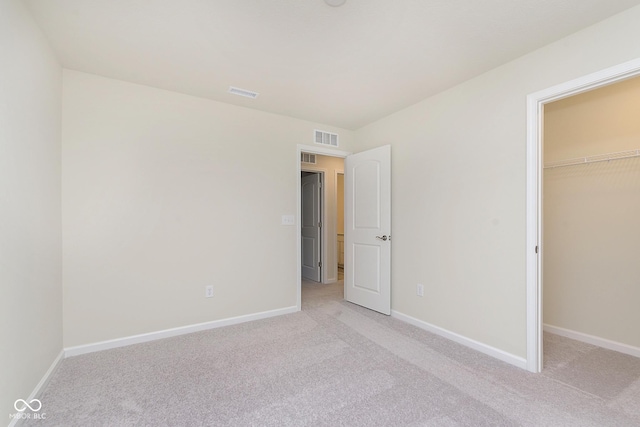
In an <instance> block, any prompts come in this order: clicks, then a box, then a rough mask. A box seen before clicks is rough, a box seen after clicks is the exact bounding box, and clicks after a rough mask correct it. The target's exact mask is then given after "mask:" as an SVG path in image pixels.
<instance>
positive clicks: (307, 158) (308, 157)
mask: <svg viewBox="0 0 640 427" xmlns="http://www.w3.org/2000/svg"><path fill="white" fill-rule="evenodd" d="M300 161H301V162H302V163H311V164H312V165H315V164H316V155H315V154H311V153H300Z"/></svg>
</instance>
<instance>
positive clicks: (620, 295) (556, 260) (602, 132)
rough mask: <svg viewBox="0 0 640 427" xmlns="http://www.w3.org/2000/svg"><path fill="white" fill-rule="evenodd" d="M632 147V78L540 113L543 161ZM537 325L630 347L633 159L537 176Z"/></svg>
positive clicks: (635, 277)
mask: <svg viewBox="0 0 640 427" xmlns="http://www.w3.org/2000/svg"><path fill="white" fill-rule="evenodd" d="M635 149H640V78H636V79H632V80H627V81H625V82H621V83H618V84H615V85H611V86H608V87H605V88H601V89H598V90H595V91H592V92H588V93H585V94H581V95H578V96H574V97H571V98H567V99H564V100H560V101H557V102H554V103H552V104H549V105H547V106H546V107H545V133H544V150H545V152H544V160H545V164H547V165H548V164H549V163H552V162H556V161H560V160H565V159H570V158H576V157H583V156H595V155H599V154H605V153H611V152H619V151H625V150H635ZM543 206H544V314H543V315H544V323H545V324H546V325H552V326H555V327H560V328H564V329H567V330H570V331H575V332H579V333H582V334H588V335H591V336H595V337H599V338H603V339H606V340H611V341H615V342H618V343H622V344H626V345H629V346H633V347H637V348H640V327H638V325H640V309H638V307H639V303H640V157H635V158H627V159H623V160H612V161H605V162H598V163H589V164H583V165H575V166H563V167H558V168H546V169H545V170H544V204H543Z"/></svg>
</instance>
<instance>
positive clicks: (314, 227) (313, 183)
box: [300, 173, 321, 282]
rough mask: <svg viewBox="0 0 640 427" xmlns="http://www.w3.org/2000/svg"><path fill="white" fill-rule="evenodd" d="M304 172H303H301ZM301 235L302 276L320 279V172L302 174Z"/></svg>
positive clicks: (316, 280) (314, 279) (315, 279)
mask: <svg viewBox="0 0 640 427" xmlns="http://www.w3.org/2000/svg"><path fill="white" fill-rule="evenodd" d="M303 174H304V173H303ZM301 179H302V181H301V185H300V187H301V203H302V206H301V211H300V212H301V218H300V222H301V225H300V226H301V228H302V230H301V236H302V242H301V243H302V244H301V249H302V277H304V278H306V279H309V280H313V281H315V282H319V281H320V270H321V265H320V232H321V224H320V189H321V186H320V185H321V184H320V182H321V181H320V174H319V173H311V174H308V175H305V176H302V178H301Z"/></svg>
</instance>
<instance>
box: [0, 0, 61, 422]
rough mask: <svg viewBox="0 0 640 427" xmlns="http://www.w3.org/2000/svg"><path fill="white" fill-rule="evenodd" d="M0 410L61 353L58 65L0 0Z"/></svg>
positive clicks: (23, 19)
mask: <svg viewBox="0 0 640 427" xmlns="http://www.w3.org/2000/svg"><path fill="white" fill-rule="evenodd" d="M0 64H2V65H1V66H0V301H1V302H2V309H0V343H1V345H0V347H1V348H2V349H1V350H0V367H1V369H0V414H1V416H2V419H3V423H8V422H9V421H10V419H9V418H8V415H9V414H10V413H15V412H16V411H15V409H14V407H13V404H14V402H15V401H16V399H27V398H28V397H29V394H30V393H31V392H32V391H33V390H34V389H35V387H36V385H37V384H38V382H39V381H40V379H41V378H42V377H43V375H44V374H45V372H46V371H47V369H49V367H50V366H51V364H52V363H53V362H54V360H55V359H56V357H57V356H58V355H59V354H60V352H61V351H62V283H61V282H62V258H61V241H60V239H61V237H60V236H61V230H60V99H61V94H62V86H61V84H62V70H61V68H60V65H59V64H58V63H57V61H56V59H55V58H54V56H53V54H52V52H51V50H50V48H49V45H48V43H47V41H46V40H45V39H44V37H43V35H42V34H41V32H40V30H39V29H38V28H37V27H36V25H35V24H34V22H33V20H32V19H31V16H30V15H29V13H28V11H27V10H26V9H25V7H24V5H23V4H22V2H20V1H15V0H9V1H2V2H0Z"/></svg>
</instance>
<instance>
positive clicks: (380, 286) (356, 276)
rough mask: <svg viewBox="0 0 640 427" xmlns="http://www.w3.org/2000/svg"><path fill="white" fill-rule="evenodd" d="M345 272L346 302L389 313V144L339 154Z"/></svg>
mask: <svg viewBox="0 0 640 427" xmlns="http://www.w3.org/2000/svg"><path fill="white" fill-rule="evenodd" d="M344 195H345V197H344V199H345V200H344V208H345V226H344V227H345V230H344V233H345V278H344V296H345V299H346V300H347V301H349V302H352V303H355V304H358V305H361V306H363V307H366V308H369V309H371V310H375V311H378V312H380V313H383V314H387V315H389V314H391V146H390V145H385V146H382V147H379V148H374V149H372V150H368V151H363V152H360V153H356V154H352V155H350V156H347V158H346V159H345V189H344Z"/></svg>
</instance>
